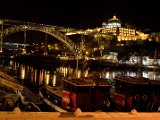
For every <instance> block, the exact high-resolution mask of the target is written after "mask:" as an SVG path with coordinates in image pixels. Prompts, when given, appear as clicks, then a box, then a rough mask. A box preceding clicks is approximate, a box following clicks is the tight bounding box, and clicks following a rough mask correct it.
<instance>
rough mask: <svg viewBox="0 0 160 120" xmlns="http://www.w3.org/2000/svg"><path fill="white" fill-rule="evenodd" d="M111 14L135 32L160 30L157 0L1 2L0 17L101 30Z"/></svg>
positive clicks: (17, 0)
mask: <svg viewBox="0 0 160 120" xmlns="http://www.w3.org/2000/svg"><path fill="white" fill-rule="evenodd" d="M114 14H116V16H117V17H118V18H119V19H120V20H121V21H122V22H127V23H130V24H132V25H134V26H136V27H137V29H147V28H149V29H151V30H152V31H160V23H159V22H160V5H159V3H158V0H5V1H3V2H2V1H1V5H0V17H1V18H7V19H16V20H23V21H29V22H38V23H45V24H52V25H56V26H64V27H75V28H95V27H101V24H102V22H104V21H106V22H107V20H108V19H109V18H111V17H112V16H113V15H114Z"/></svg>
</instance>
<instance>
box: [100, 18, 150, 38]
mask: <svg viewBox="0 0 160 120" xmlns="http://www.w3.org/2000/svg"><path fill="white" fill-rule="evenodd" d="M102 33H110V34H112V35H116V36H117V38H118V40H119V41H121V40H146V39H147V38H148V34H144V33H143V32H140V31H137V30H136V29H133V28H132V29H131V28H125V27H122V25H121V21H120V20H119V19H118V18H117V17H116V16H115V15H114V16H113V18H111V19H109V20H108V22H107V23H106V22H103V23H102Z"/></svg>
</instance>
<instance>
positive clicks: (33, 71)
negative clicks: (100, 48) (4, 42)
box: [1, 61, 160, 86]
mask: <svg viewBox="0 0 160 120" xmlns="http://www.w3.org/2000/svg"><path fill="white" fill-rule="evenodd" d="M1 63H3V62H2V61H1ZM2 65H3V66H4V65H5V67H9V66H10V68H11V69H12V70H15V72H16V73H17V78H18V79H20V80H21V81H22V82H23V83H24V84H32V85H36V86H42V85H45V84H46V85H49V86H58V85H60V84H61V80H60V78H61V77H74V76H75V69H74V68H72V67H71V66H67V67H65V66H63V67H58V68H56V69H54V70H48V69H47V68H44V69H38V68H35V67H33V66H29V65H25V64H20V63H18V62H13V61H9V62H8V64H1V66H2ZM95 72H96V73H98V74H99V77H100V78H106V79H111V80H112V79H113V78H115V77H116V76H118V75H124V76H132V77H133V76H138V72H137V71H131V70H117V71H115V70H114V71H111V70H109V69H106V68H104V69H101V70H97V71H93V70H91V69H90V67H88V68H86V69H84V70H80V69H79V70H78V77H89V76H92V74H93V73H95ZM142 76H143V77H145V78H149V79H153V80H160V74H159V72H153V71H142Z"/></svg>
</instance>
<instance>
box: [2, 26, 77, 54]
mask: <svg viewBox="0 0 160 120" xmlns="http://www.w3.org/2000/svg"><path fill="white" fill-rule="evenodd" d="M25 30H34V31H39V32H44V33H47V34H50V35H51V36H53V37H55V38H57V39H58V40H60V41H61V42H62V43H64V44H65V45H66V46H67V47H68V48H69V49H70V50H71V52H72V53H73V54H74V55H76V54H77V48H76V44H75V43H74V42H73V41H72V40H70V39H69V38H68V37H67V36H66V35H64V34H62V33H61V32H59V31H58V30H55V28H54V27H51V26H49V27H48V26H43V25H42V26H41V25H17V26H13V27H9V28H6V29H4V30H3V32H2V33H1V34H2V35H1V37H5V36H7V35H10V34H12V33H15V32H20V31H25Z"/></svg>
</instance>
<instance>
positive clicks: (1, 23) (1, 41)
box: [0, 20, 3, 52]
mask: <svg viewBox="0 0 160 120" xmlns="http://www.w3.org/2000/svg"><path fill="white" fill-rule="evenodd" d="M0 25H1V36H0V37H1V40H0V52H3V50H2V46H3V21H2V20H0Z"/></svg>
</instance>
